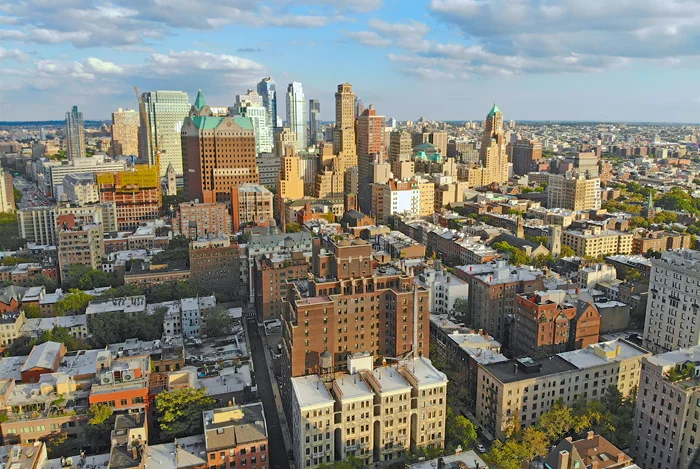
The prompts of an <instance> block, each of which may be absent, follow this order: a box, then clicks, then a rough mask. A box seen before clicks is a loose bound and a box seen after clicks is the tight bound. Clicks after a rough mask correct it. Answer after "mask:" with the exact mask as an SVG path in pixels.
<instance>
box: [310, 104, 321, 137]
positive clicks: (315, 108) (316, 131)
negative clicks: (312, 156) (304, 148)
mask: <svg viewBox="0 0 700 469" xmlns="http://www.w3.org/2000/svg"><path fill="white" fill-rule="evenodd" d="M309 137H310V140H311V144H312V145H316V144H317V143H318V142H320V141H322V140H323V132H322V130H321V103H319V102H318V99H309Z"/></svg>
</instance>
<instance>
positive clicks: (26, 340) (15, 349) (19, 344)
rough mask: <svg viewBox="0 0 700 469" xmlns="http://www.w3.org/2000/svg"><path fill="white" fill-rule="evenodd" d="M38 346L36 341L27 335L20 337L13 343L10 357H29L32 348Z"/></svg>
mask: <svg viewBox="0 0 700 469" xmlns="http://www.w3.org/2000/svg"><path fill="white" fill-rule="evenodd" d="M35 344H36V340H35V339H32V338H31V337H27V336H26V335H23V336H19V337H17V338H16V339H15V340H13V341H12V344H11V345H10V352H9V353H10V356H11V357H21V356H23V355H29V352H31V351H32V347H34V345H35Z"/></svg>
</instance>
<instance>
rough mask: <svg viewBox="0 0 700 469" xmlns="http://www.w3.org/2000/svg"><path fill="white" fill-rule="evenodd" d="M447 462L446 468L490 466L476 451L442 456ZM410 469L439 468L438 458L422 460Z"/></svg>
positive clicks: (473, 468)
mask: <svg viewBox="0 0 700 469" xmlns="http://www.w3.org/2000/svg"><path fill="white" fill-rule="evenodd" d="M442 461H443V462H444V463H445V469H465V466H466V469H479V468H488V466H487V465H486V463H485V462H484V460H483V459H481V458H480V457H479V456H478V455H477V454H476V453H475V452H474V451H472V450H469V451H463V452H461V453H458V454H453V455H450V456H444V457H442ZM407 467H408V469H437V468H438V459H431V460H429V461H420V462H417V463H414V464H410V465H408V466H407Z"/></svg>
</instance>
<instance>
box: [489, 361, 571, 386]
mask: <svg viewBox="0 0 700 469" xmlns="http://www.w3.org/2000/svg"><path fill="white" fill-rule="evenodd" d="M537 363H539V364H540V365H541V367H540V369H539V371H535V372H532V373H525V372H524V371H522V370H521V369H519V368H518V367H517V365H518V360H507V361H504V362H498V363H491V364H488V365H485V366H484V368H485V369H486V370H488V371H489V373H491V374H492V375H493V376H495V377H496V379H498V380H499V381H500V382H502V383H505V384H507V383H515V382H516V381H523V380H527V379H533V378H541V377H544V376H550V375H554V374H557V373H563V372H565V371H573V370H578V368H577V367H576V366H575V365H573V364H572V363H570V362H568V361H566V360H564V359H563V358H561V357H559V356H558V355H552V356H551V357H547V358H545V359H543V360H537Z"/></svg>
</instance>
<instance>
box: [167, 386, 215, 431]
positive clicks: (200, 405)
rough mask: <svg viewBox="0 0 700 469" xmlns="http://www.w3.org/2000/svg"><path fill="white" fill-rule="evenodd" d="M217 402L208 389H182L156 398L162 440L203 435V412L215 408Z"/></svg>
mask: <svg viewBox="0 0 700 469" xmlns="http://www.w3.org/2000/svg"><path fill="white" fill-rule="evenodd" d="M215 403H216V401H215V400H214V399H212V398H211V397H210V396H209V395H207V390H206V389H193V388H182V389H176V390H174V391H164V392H161V393H160V394H158V395H157V396H156V410H157V411H158V425H159V427H160V430H161V439H162V440H164V441H169V440H172V439H173V438H179V437H183V436H188V435H198V434H200V433H202V431H203V427H202V412H204V411H206V410H210V409H212V408H214V405H215Z"/></svg>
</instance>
